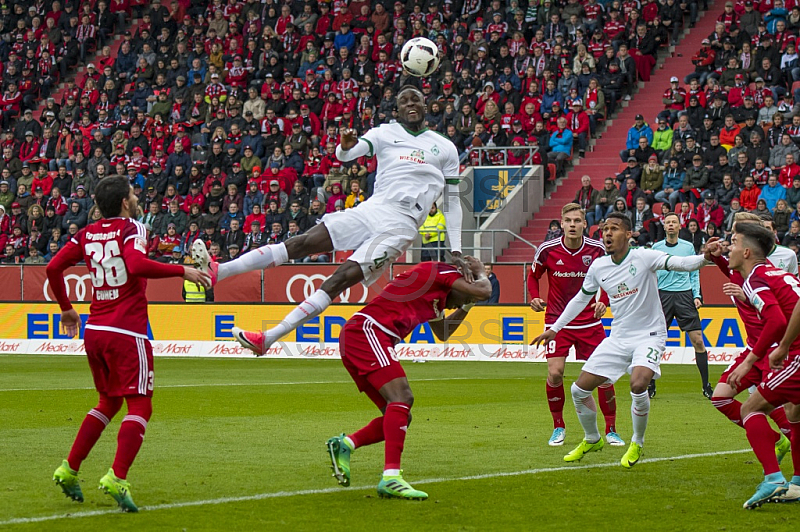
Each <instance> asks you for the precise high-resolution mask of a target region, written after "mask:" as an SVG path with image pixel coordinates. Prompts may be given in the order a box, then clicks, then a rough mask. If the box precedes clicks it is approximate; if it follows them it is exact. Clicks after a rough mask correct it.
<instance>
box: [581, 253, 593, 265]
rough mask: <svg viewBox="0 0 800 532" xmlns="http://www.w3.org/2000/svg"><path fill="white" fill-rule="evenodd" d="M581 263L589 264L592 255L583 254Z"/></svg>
mask: <svg viewBox="0 0 800 532" xmlns="http://www.w3.org/2000/svg"><path fill="white" fill-rule="evenodd" d="M582 258H583V265H584V266H589V265H590V264H591V263H592V256H591V255H584V256H583V257H582Z"/></svg>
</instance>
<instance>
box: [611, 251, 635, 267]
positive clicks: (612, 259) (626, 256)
mask: <svg viewBox="0 0 800 532" xmlns="http://www.w3.org/2000/svg"><path fill="white" fill-rule="evenodd" d="M630 253H631V248H630V247H628V251H627V252H625V256H624V257H622V260H621V261H619V262H617V261H615V260H614V257H611V262H613V263H614V264H616V265H617V266H619V265H620V264H622V263H623V262H625V259H627V258H628V255H630Z"/></svg>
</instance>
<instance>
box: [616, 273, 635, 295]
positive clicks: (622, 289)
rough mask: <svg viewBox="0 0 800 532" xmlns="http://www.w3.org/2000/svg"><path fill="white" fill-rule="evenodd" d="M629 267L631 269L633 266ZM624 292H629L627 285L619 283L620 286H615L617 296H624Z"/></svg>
mask: <svg viewBox="0 0 800 532" xmlns="http://www.w3.org/2000/svg"><path fill="white" fill-rule="evenodd" d="M631 267H633V266H631ZM625 292H629V290H628V285H627V284H625V283H620V284H619V285H618V286H617V293H618V294H624V293H625Z"/></svg>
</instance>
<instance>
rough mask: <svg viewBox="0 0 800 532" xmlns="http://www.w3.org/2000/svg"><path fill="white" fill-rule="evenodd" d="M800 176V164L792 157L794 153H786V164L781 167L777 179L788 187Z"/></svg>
mask: <svg viewBox="0 0 800 532" xmlns="http://www.w3.org/2000/svg"><path fill="white" fill-rule="evenodd" d="M799 176H800V165H798V164H797V161H795V159H794V154H792V153H787V154H786V164H785V165H784V166H783V168H781V173H780V174H779V175H778V181H780V183H781V185H783V186H784V187H786V188H790V187H791V186H792V184H793V183H794V180H795V179H797V178H798V177H799Z"/></svg>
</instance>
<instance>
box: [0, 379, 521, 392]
mask: <svg viewBox="0 0 800 532" xmlns="http://www.w3.org/2000/svg"><path fill="white" fill-rule="evenodd" d="M525 379H527V377H442V378H430V379H412V382H438V381H506V380H509V381H510V380H525ZM352 382H353V381H351V380H350V381H297V382H255V383H250V382H228V383H224V382H214V383H194V384H162V385H156V390H158V389H160V388H211V387H224V386H305V385H314V384H352ZM70 390H94V386H80V387H76V388H0V393H1V392H63V391H70Z"/></svg>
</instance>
